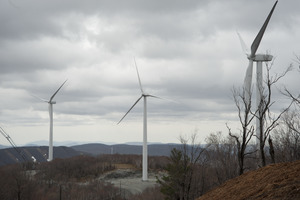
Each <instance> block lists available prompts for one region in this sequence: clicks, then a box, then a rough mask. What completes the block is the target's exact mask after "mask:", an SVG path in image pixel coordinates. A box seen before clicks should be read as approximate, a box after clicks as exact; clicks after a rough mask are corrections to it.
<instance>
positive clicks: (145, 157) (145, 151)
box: [118, 59, 161, 181]
mask: <svg viewBox="0 0 300 200" xmlns="http://www.w3.org/2000/svg"><path fill="white" fill-rule="evenodd" d="M134 64H135V68H136V72H137V76H138V80H139V85H140V90H141V96H140V97H139V98H138V99H137V100H136V102H135V103H134V104H133V106H131V108H130V109H129V110H128V111H127V112H126V114H125V115H124V116H123V117H122V119H121V120H120V121H119V122H118V124H119V123H120V122H121V121H122V120H123V119H124V118H125V117H126V115H127V114H128V113H129V112H130V111H131V110H132V109H133V107H134V106H135V105H136V104H137V103H138V102H139V101H140V100H141V99H142V98H143V99H144V121H143V166H142V168H143V176H142V180H143V181H147V180H148V147H147V97H154V98H159V99H161V98H160V97H157V96H154V95H151V94H147V93H145V92H144V90H143V87H142V83H141V79H140V75H139V71H138V67H137V65H136V61H135V59H134Z"/></svg>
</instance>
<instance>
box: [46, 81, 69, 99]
mask: <svg viewBox="0 0 300 200" xmlns="http://www.w3.org/2000/svg"><path fill="white" fill-rule="evenodd" d="M67 80H68V79H67ZM67 80H65V82H63V84H61V86H60V87H59V88H58V89H57V90H56V92H55V93H54V94H53V95H52V97H51V98H50V100H49V102H51V101H52V99H53V98H54V97H55V95H56V94H57V93H58V91H59V90H60V89H61V88H62V86H63V85H64V84H65V83H66V82H67Z"/></svg>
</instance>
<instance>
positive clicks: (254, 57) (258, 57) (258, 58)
mask: <svg viewBox="0 0 300 200" xmlns="http://www.w3.org/2000/svg"><path fill="white" fill-rule="evenodd" d="M277 3H278V0H277V1H276V2H275V4H274V5H273V7H272V9H271V11H270V13H269V15H268V17H267V19H266V20H265V22H264V24H263V26H262V27H261V29H260V31H259V32H258V34H257V36H256V37H255V39H254V41H253V43H252V45H251V52H250V54H249V50H248V49H247V47H246V45H245V43H244V41H243V39H242V38H241V36H240V35H239V34H238V35H239V38H240V41H241V45H242V48H243V50H244V51H245V53H246V55H247V58H248V59H249V65H248V68H247V71H246V76H245V80H244V90H245V100H246V103H247V105H249V103H250V101H251V84H252V71H253V62H256V107H257V110H258V109H259V104H260V101H261V98H262V90H263V89H262V88H263V87H262V81H263V78H262V74H263V72H262V62H268V61H271V60H272V59H273V56H272V55H269V54H256V51H257V49H258V47H259V44H260V42H261V40H262V37H263V35H264V33H265V30H266V28H267V26H268V23H269V21H270V19H271V16H272V14H273V11H274V9H275V7H276V5H277ZM258 112H260V111H258ZM260 130H261V129H260V123H259V119H256V137H257V138H256V145H258V144H259V138H260V136H261V134H262V133H260ZM257 148H258V146H257Z"/></svg>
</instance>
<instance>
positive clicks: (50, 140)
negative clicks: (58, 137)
mask: <svg viewBox="0 0 300 200" xmlns="http://www.w3.org/2000/svg"><path fill="white" fill-rule="evenodd" d="M66 82H67V80H65V82H63V84H61V86H60V87H59V88H58V89H57V90H56V91H55V92H54V94H53V95H52V96H51V97H50V99H49V100H46V99H42V98H40V97H37V98H38V99H40V100H41V101H43V102H46V103H48V104H49V106H48V108H49V117H50V133H49V153H48V161H52V160H53V104H56V101H53V98H54V97H55V95H56V94H57V93H58V91H59V90H60V89H61V88H62V86H63V85H64V84H65V83H66Z"/></svg>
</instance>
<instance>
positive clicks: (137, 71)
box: [133, 58, 144, 94]
mask: <svg viewBox="0 0 300 200" xmlns="http://www.w3.org/2000/svg"><path fill="white" fill-rule="evenodd" d="M133 59H134V64H135V68H136V73H137V76H138V79H139V84H140V89H141V92H142V94H144V91H143V87H142V82H141V78H140V75H139V70H138V67H137V64H136V61H135V58H133Z"/></svg>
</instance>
